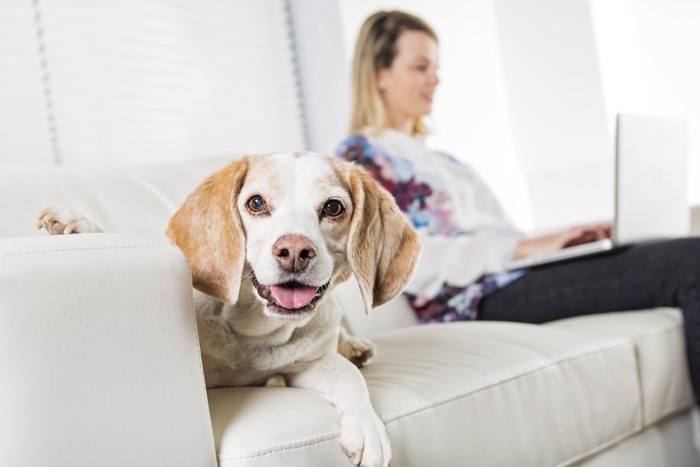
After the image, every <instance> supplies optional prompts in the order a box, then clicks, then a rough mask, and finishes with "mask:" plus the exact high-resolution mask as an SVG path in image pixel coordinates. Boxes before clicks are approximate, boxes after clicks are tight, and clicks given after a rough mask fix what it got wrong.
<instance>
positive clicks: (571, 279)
mask: <svg viewBox="0 0 700 467" xmlns="http://www.w3.org/2000/svg"><path fill="white" fill-rule="evenodd" d="M659 306H670V307H678V308H680V309H681V310H682V311H683V319H684V321H685V337H686V347H687V351H688V365H689V369H690V377H691V381H692V385H693V391H694V394H695V400H696V402H698V403H700V237H692V238H683V239H678V240H669V241H663V242H655V243H644V244H639V245H635V246H630V247H627V248H623V249H620V250H615V251H613V252H610V253H606V254H602V255H596V256H590V257H586V258H580V259H577V260H573V261H568V262H563V263H557V264H552V265H549V266H542V267H539V268H534V269H532V270H531V271H530V272H528V273H527V274H525V275H524V276H523V277H521V278H520V279H518V280H516V281H515V282H513V283H511V284H509V285H508V286H506V287H504V288H503V289H500V290H498V291H496V292H494V293H492V294H491V295H488V296H486V297H484V299H483V301H482V303H481V305H480V307H479V319H482V320H499V321H519V322H524V323H544V322H547V321H553V320H557V319H562V318H568V317H571V316H578V315H582V314H592V313H604V312H608V311H624V310H640V309H645V308H653V307H659Z"/></svg>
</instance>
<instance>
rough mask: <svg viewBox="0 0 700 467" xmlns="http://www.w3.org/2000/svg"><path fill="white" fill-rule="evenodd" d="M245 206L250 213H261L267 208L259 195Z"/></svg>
mask: <svg viewBox="0 0 700 467" xmlns="http://www.w3.org/2000/svg"><path fill="white" fill-rule="evenodd" d="M245 205H246V206H247V207H248V209H250V210H251V212H262V211H264V210H265V209H266V208H267V203H266V202H265V200H264V199H263V197H262V196H260V195H255V196H253V197H251V198H250V199H249V200H248V202H247V203H245Z"/></svg>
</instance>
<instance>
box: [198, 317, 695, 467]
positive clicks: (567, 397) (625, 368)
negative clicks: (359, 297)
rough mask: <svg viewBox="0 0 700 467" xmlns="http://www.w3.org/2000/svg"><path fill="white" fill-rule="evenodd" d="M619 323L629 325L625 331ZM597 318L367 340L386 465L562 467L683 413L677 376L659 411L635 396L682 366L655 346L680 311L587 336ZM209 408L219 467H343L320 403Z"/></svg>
mask: <svg viewBox="0 0 700 467" xmlns="http://www.w3.org/2000/svg"><path fill="white" fill-rule="evenodd" d="M622 315H625V316H622ZM627 316H629V317H630V318H629V319H630V320H632V321H633V322H634V325H633V326H632V331H630V332H623V331H622V328H623V325H624V322H625V320H626V319H627ZM600 318H601V317H597V316H588V317H582V318H576V320H577V321H584V322H585V321H586V320H592V322H593V323H592V324H591V326H590V329H588V326H586V325H585V324H581V325H578V327H577V326H573V325H570V324H569V323H567V322H566V320H564V321H561V322H558V323H556V324H553V325H549V326H535V325H528V324H519V323H495V322H472V323H455V324H441V325H429V326H418V327H415V326H413V327H407V328H403V329H398V330H395V331H390V332H386V333H383V334H382V335H379V336H375V337H373V340H374V342H375V343H376V344H377V347H378V353H377V355H376V357H375V359H374V361H373V362H372V364H371V365H369V366H368V367H366V368H364V369H363V370H362V371H363V374H364V376H365V378H366V380H367V384H368V386H369V390H370V394H371V397H372V402H373V405H374V407H375V409H376V410H377V413H378V414H379V416H380V417H381V418H382V420H383V421H384V422H385V424H386V428H387V431H388V433H389V436H390V438H391V440H392V449H393V456H394V457H393V461H392V464H393V465H454V464H453V462H454V460H455V459H463V461H464V464H463V465H489V466H498V465H521V466H527V465H532V466H543V465H562V464H569V463H572V462H575V461H577V460H579V459H582V458H584V457H586V456H589V455H590V454H592V453H594V452H596V451H598V450H601V449H604V448H606V447H608V446H610V445H612V444H614V443H616V442H618V441H621V440H623V439H625V438H627V437H629V436H631V435H632V434H634V433H637V432H639V431H641V430H642V429H643V428H644V426H645V420H646V421H648V422H650V421H651V420H652V419H656V418H658V417H659V416H661V414H669V413H671V412H673V411H678V410H681V409H684V408H687V407H689V406H690V405H691V404H692V400H691V399H689V398H688V393H687V390H689V388H687V377H685V379H684V378H683V375H682V373H679V375H678V386H679V387H681V386H682V387H683V390H678V391H675V392H673V394H667V395H666V396H667V399H666V400H664V401H661V400H660V396H657V397H652V398H651V399H649V402H647V401H648V398H645V396H643V386H642V385H640V381H643V380H644V378H640V375H643V374H646V373H649V372H656V373H655V374H654V375H651V374H650V375H649V378H651V379H654V378H659V374H658V368H656V366H655V365H654V363H655V362H660V361H664V360H666V361H672V358H671V357H673V358H674V359H678V358H679V357H678V356H677V355H676V354H675V353H676V352H677V350H678V349H675V346H673V345H669V341H665V340H664V337H663V336H664V335H669V334H668V333H669V330H672V329H678V328H679V326H680V322H679V321H678V317H677V312H675V310H666V311H663V312H661V313H657V312H634V313H624V314H620V321H617V322H618V323H619V325H620V331H619V332H618V333H615V332H593V331H594V329H593V328H595V322H596V321H597V320H598V319H600ZM612 327H616V326H612ZM631 335H634V336H636V337H634V338H633V337H631ZM652 336H655V337H652ZM651 341H656V342H655V344H651V343H650V342H651ZM664 342H665V343H664ZM650 346H654V347H653V348H652V347H650ZM417 349H420V351H419V352H416V350H417ZM640 349H641V350H640ZM647 352H654V354H655V356H654V357H653V359H652V358H651V356H650V355H647ZM667 352H672V353H673V355H672V356H668V355H666V353H667ZM638 355H639V358H638ZM647 357H649V358H647ZM667 358H668V360H667ZM652 360H653V361H652ZM683 362H684V360H681V363H678V364H677V365H680V366H682V365H684V363H683ZM642 364H644V366H642ZM646 365H652V366H649V367H648V368H647V367H646ZM683 383H685V384H683ZM672 387H675V384H674V385H672ZM651 400H653V401H654V403H653V404H651ZM645 403H647V404H651V405H645ZM209 404H210V412H211V416H212V425H213V430H214V438H215V442H216V448H217V454H218V459H219V463H220V465H221V466H234V465H296V464H303V463H304V460H306V461H307V462H308V465H329V466H330V465H348V460H347V458H345V456H344V454H343V453H342V450H341V449H340V446H339V445H338V442H337V439H338V437H339V428H338V423H337V419H336V414H335V412H334V410H333V409H332V407H330V405H329V404H328V402H326V401H325V400H324V399H323V398H322V397H320V396H319V395H317V394H315V393H312V392H308V391H303V390H298V389H289V388H227V389H216V390H210V391H209ZM652 406H653V407H655V410H656V412H655V413H654V415H653V416H652V417H651V418H648V419H646V418H645V416H644V414H645V411H644V409H645V408H646V407H652ZM261 433H264V434H265V435H264V436H261ZM315 461H317V462H318V463H316V462H315Z"/></svg>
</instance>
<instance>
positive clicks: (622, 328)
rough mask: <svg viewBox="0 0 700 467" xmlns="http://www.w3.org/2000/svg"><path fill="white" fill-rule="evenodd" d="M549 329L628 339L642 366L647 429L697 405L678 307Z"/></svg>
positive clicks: (599, 317)
mask: <svg viewBox="0 0 700 467" xmlns="http://www.w3.org/2000/svg"><path fill="white" fill-rule="evenodd" d="M549 326H553V327H554V326H556V327H558V328H566V329H571V330H576V331H577V332H591V333H595V334H598V335H600V334H607V335H611V336H619V337H626V338H629V339H631V340H632V341H633V342H634V345H635V347H636V352H637V360H638V363H639V381H640V384H641V390H642V407H643V411H642V413H643V417H644V418H643V421H644V426H649V425H651V424H653V423H654V422H656V421H657V420H659V419H661V418H664V417H666V416H668V415H669V414H672V413H674V412H678V411H680V410H683V409H686V408H688V407H691V406H692V405H693V390H692V388H691V386H690V379H689V378H690V377H689V374H688V363H687V356H686V349H685V338H684V334H683V316H682V315H681V312H680V310H678V309H675V308H659V309H656V310H644V311H634V312H622V313H604V314H599V315H587V316H578V317H576V318H569V319H564V320H560V321H554V322H552V323H550V324H549Z"/></svg>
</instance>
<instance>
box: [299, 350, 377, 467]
mask: <svg viewBox="0 0 700 467" xmlns="http://www.w3.org/2000/svg"><path fill="white" fill-rule="evenodd" d="M287 380H288V382H289V383H290V386H292V387H297V388H305V389H312V390H315V391H319V392H321V393H322V394H323V395H325V396H326V398H328V400H329V401H330V402H331V403H332V404H333V405H334V406H335V408H336V409H337V411H338V413H339V415H340V428H341V433H340V444H341V446H342V448H343V451H345V453H346V454H347V455H348V457H350V459H351V460H352V461H353V462H354V463H355V465H363V466H366V467H384V466H387V465H389V460H390V459H391V447H390V445H389V438H388V437H387V435H386V430H385V429H384V424H383V423H382V421H381V420H380V419H379V417H378V416H377V414H376V412H375V411H374V409H373V408H372V403H371V402H370V400H369V392H368V391H367V384H366V383H365V380H364V378H363V377H362V373H360V370H358V369H357V368H356V367H355V366H354V365H353V364H352V363H350V362H349V361H348V360H346V359H345V358H344V357H343V356H342V355H339V354H337V353H334V354H329V355H326V356H325V357H322V358H320V359H319V360H317V361H316V362H314V363H313V364H312V365H311V366H310V367H308V368H307V369H306V370H303V371H301V372H299V373H294V374H289V375H288V378H287Z"/></svg>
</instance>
